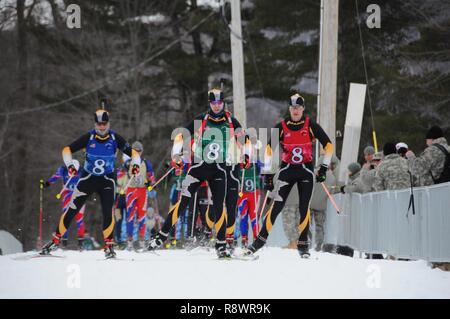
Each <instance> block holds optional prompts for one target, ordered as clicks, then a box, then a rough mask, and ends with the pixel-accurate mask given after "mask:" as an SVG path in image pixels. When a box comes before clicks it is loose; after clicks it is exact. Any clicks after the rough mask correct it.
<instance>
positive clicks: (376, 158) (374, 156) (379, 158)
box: [373, 152, 383, 161]
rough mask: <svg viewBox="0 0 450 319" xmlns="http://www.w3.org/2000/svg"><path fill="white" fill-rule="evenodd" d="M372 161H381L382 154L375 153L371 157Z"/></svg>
mask: <svg viewBox="0 0 450 319" xmlns="http://www.w3.org/2000/svg"><path fill="white" fill-rule="evenodd" d="M373 159H374V160H375V161H377V160H378V161H381V160H382V159H383V152H376V153H375V154H374V155H373Z"/></svg>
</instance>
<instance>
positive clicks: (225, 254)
mask: <svg viewBox="0 0 450 319" xmlns="http://www.w3.org/2000/svg"><path fill="white" fill-rule="evenodd" d="M216 253H217V257H219V259H231V258H232V257H231V254H230V252H229V251H228V249H227V245H226V243H216Z"/></svg>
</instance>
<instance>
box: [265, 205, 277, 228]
mask: <svg viewBox="0 0 450 319" xmlns="http://www.w3.org/2000/svg"><path fill="white" fill-rule="evenodd" d="M274 204H275V202H273V203H272V205H270V208H269V210H268V211H267V214H266V216H265V219H266V229H267V232H270V230H271V229H272V226H273V224H272V221H271V218H272V209H273V205H274Z"/></svg>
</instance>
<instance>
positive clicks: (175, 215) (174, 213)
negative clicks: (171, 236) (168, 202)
mask: <svg viewBox="0 0 450 319" xmlns="http://www.w3.org/2000/svg"><path fill="white" fill-rule="evenodd" d="M180 202H181V199H180V200H179V201H178V202H177V203H176V204H175V206H173V209H172V210H171V211H170V212H169V216H170V214H172V221H171V224H172V226H173V225H175V224H176V223H177V221H178V207H179V206H180Z"/></svg>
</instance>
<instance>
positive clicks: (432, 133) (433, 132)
mask: <svg viewBox="0 0 450 319" xmlns="http://www.w3.org/2000/svg"><path fill="white" fill-rule="evenodd" d="M443 136H444V132H442V129H441V128H440V127H439V126H436V125H435V126H432V127H431V128H430V129H429V130H428V132H427V135H426V138H427V139H432V140H435V139H437V138H440V137H443Z"/></svg>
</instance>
